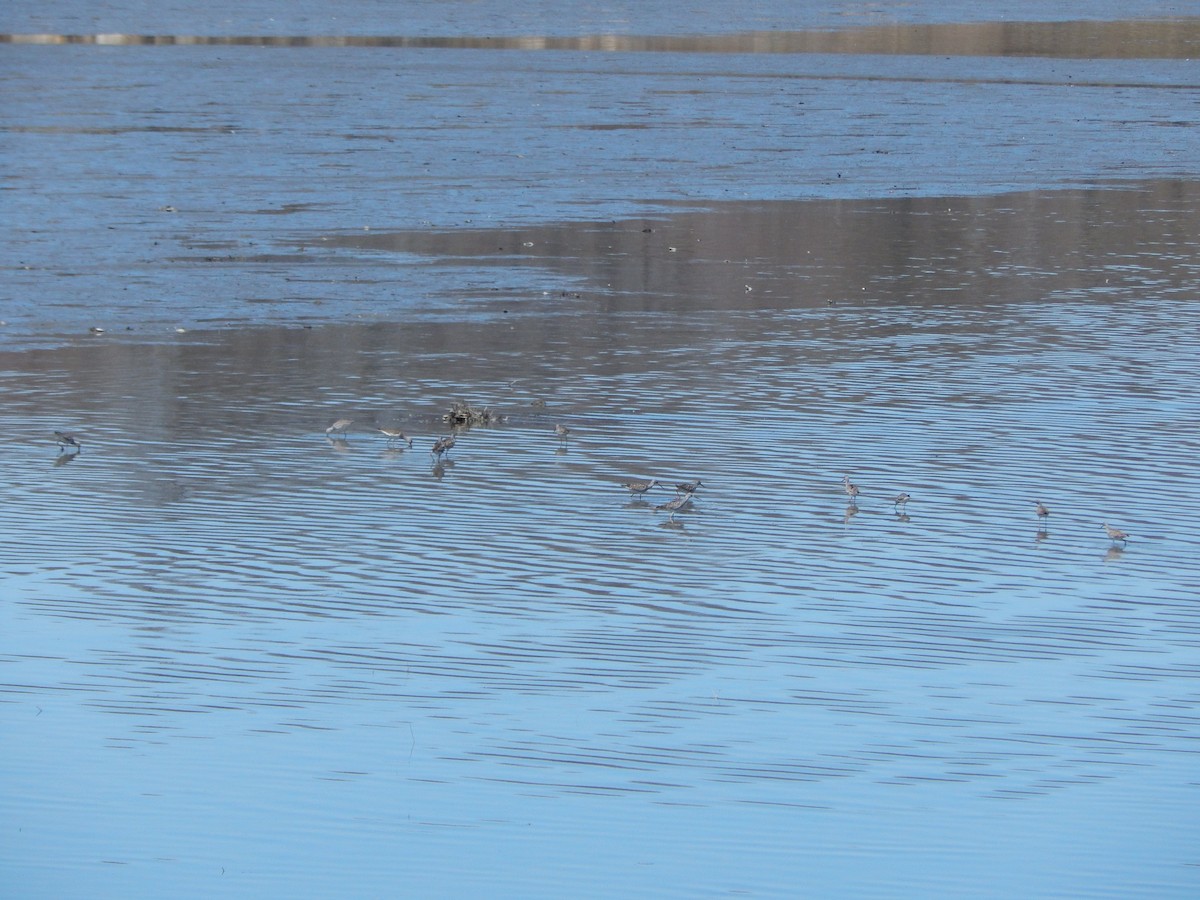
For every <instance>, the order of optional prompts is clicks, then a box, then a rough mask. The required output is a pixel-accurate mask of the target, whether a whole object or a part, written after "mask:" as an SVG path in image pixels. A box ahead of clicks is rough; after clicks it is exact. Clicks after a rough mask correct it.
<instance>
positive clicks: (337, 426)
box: [325, 419, 354, 437]
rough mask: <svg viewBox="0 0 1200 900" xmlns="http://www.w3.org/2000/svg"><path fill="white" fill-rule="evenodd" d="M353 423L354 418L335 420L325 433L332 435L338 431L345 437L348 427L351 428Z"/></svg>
mask: <svg viewBox="0 0 1200 900" xmlns="http://www.w3.org/2000/svg"><path fill="white" fill-rule="evenodd" d="M353 424H354V420H353V419H338V420H337V421H336V422H334V423H333V424H332V425H330V426H329V427H328V428H326V429H325V433H326V434H328V435H331V436H332V435H333V433H334V432H335V431H336V432H337V433H338V434H340V435H341V436H342V437H345V436H346V429H347V428H349V427H350V426H351V425H353Z"/></svg>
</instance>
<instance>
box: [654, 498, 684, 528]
mask: <svg viewBox="0 0 1200 900" xmlns="http://www.w3.org/2000/svg"><path fill="white" fill-rule="evenodd" d="M691 502H692V495H691V494H690V493H685V494H677V495H676V496H675V498H674V499H673V500H668V501H667V502H666V503H662V504H659V505H658V506H656V507H654V508H655V509H665V510H667V511H668V512H669V513H670V515H669V516H667V521H668V522H674V521H675V513H677V512H679V511H680V510H681V509H683V508H684V507H685V506H687V505H688V504H689V503H691Z"/></svg>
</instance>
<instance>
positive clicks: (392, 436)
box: [379, 428, 412, 447]
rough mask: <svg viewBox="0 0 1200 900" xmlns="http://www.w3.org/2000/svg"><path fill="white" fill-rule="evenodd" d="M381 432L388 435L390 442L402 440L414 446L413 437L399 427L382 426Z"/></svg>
mask: <svg viewBox="0 0 1200 900" xmlns="http://www.w3.org/2000/svg"><path fill="white" fill-rule="evenodd" d="M379 433H380V434H382V435H386V436H387V439H388V443H389V444H393V443H395V442H396V441H400V442H401V443H404V444H408V446H409V447H411V446H412V438H410V437H409V436H408V435H407V434H405V433H404V432H403V431H401V430H400V429H399V428H380V429H379Z"/></svg>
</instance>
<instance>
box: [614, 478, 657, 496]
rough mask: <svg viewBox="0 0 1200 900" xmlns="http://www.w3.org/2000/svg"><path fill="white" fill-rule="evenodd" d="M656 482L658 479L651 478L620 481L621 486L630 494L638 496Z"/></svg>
mask: <svg viewBox="0 0 1200 900" xmlns="http://www.w3.org/2000/svg"><path fill="white" fill-rule="evenodd" d="M657 484H658V479H657V478H651V479H650V480H649V481H623V482H621V487H623V488H625V489H626V490H627V491H629V494H630V496H633V495H635V494H636V495H638V496H640V495H642V494H644V493H646V491H648V490H650V488H652V487H654V486H655V485H657Z"/></svg>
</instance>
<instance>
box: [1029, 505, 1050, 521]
mask: <svg viewBox="0 0 1200 900" xmlns="http://www.w3.org/2000/svg"><path fill="white" fill-rule="evenodd" d="M1033 504H1034V510H1035V511H1036V512H1037V517H1038V518H1039V519H1040V520H1041V521H1043V522H1045V521H1046V516H1048V515H1050V510H1049V509H1047V508H1046V504H1045V503H1043V502H1042V501H1041V500H1034V501H1033Z"/></svg>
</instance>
